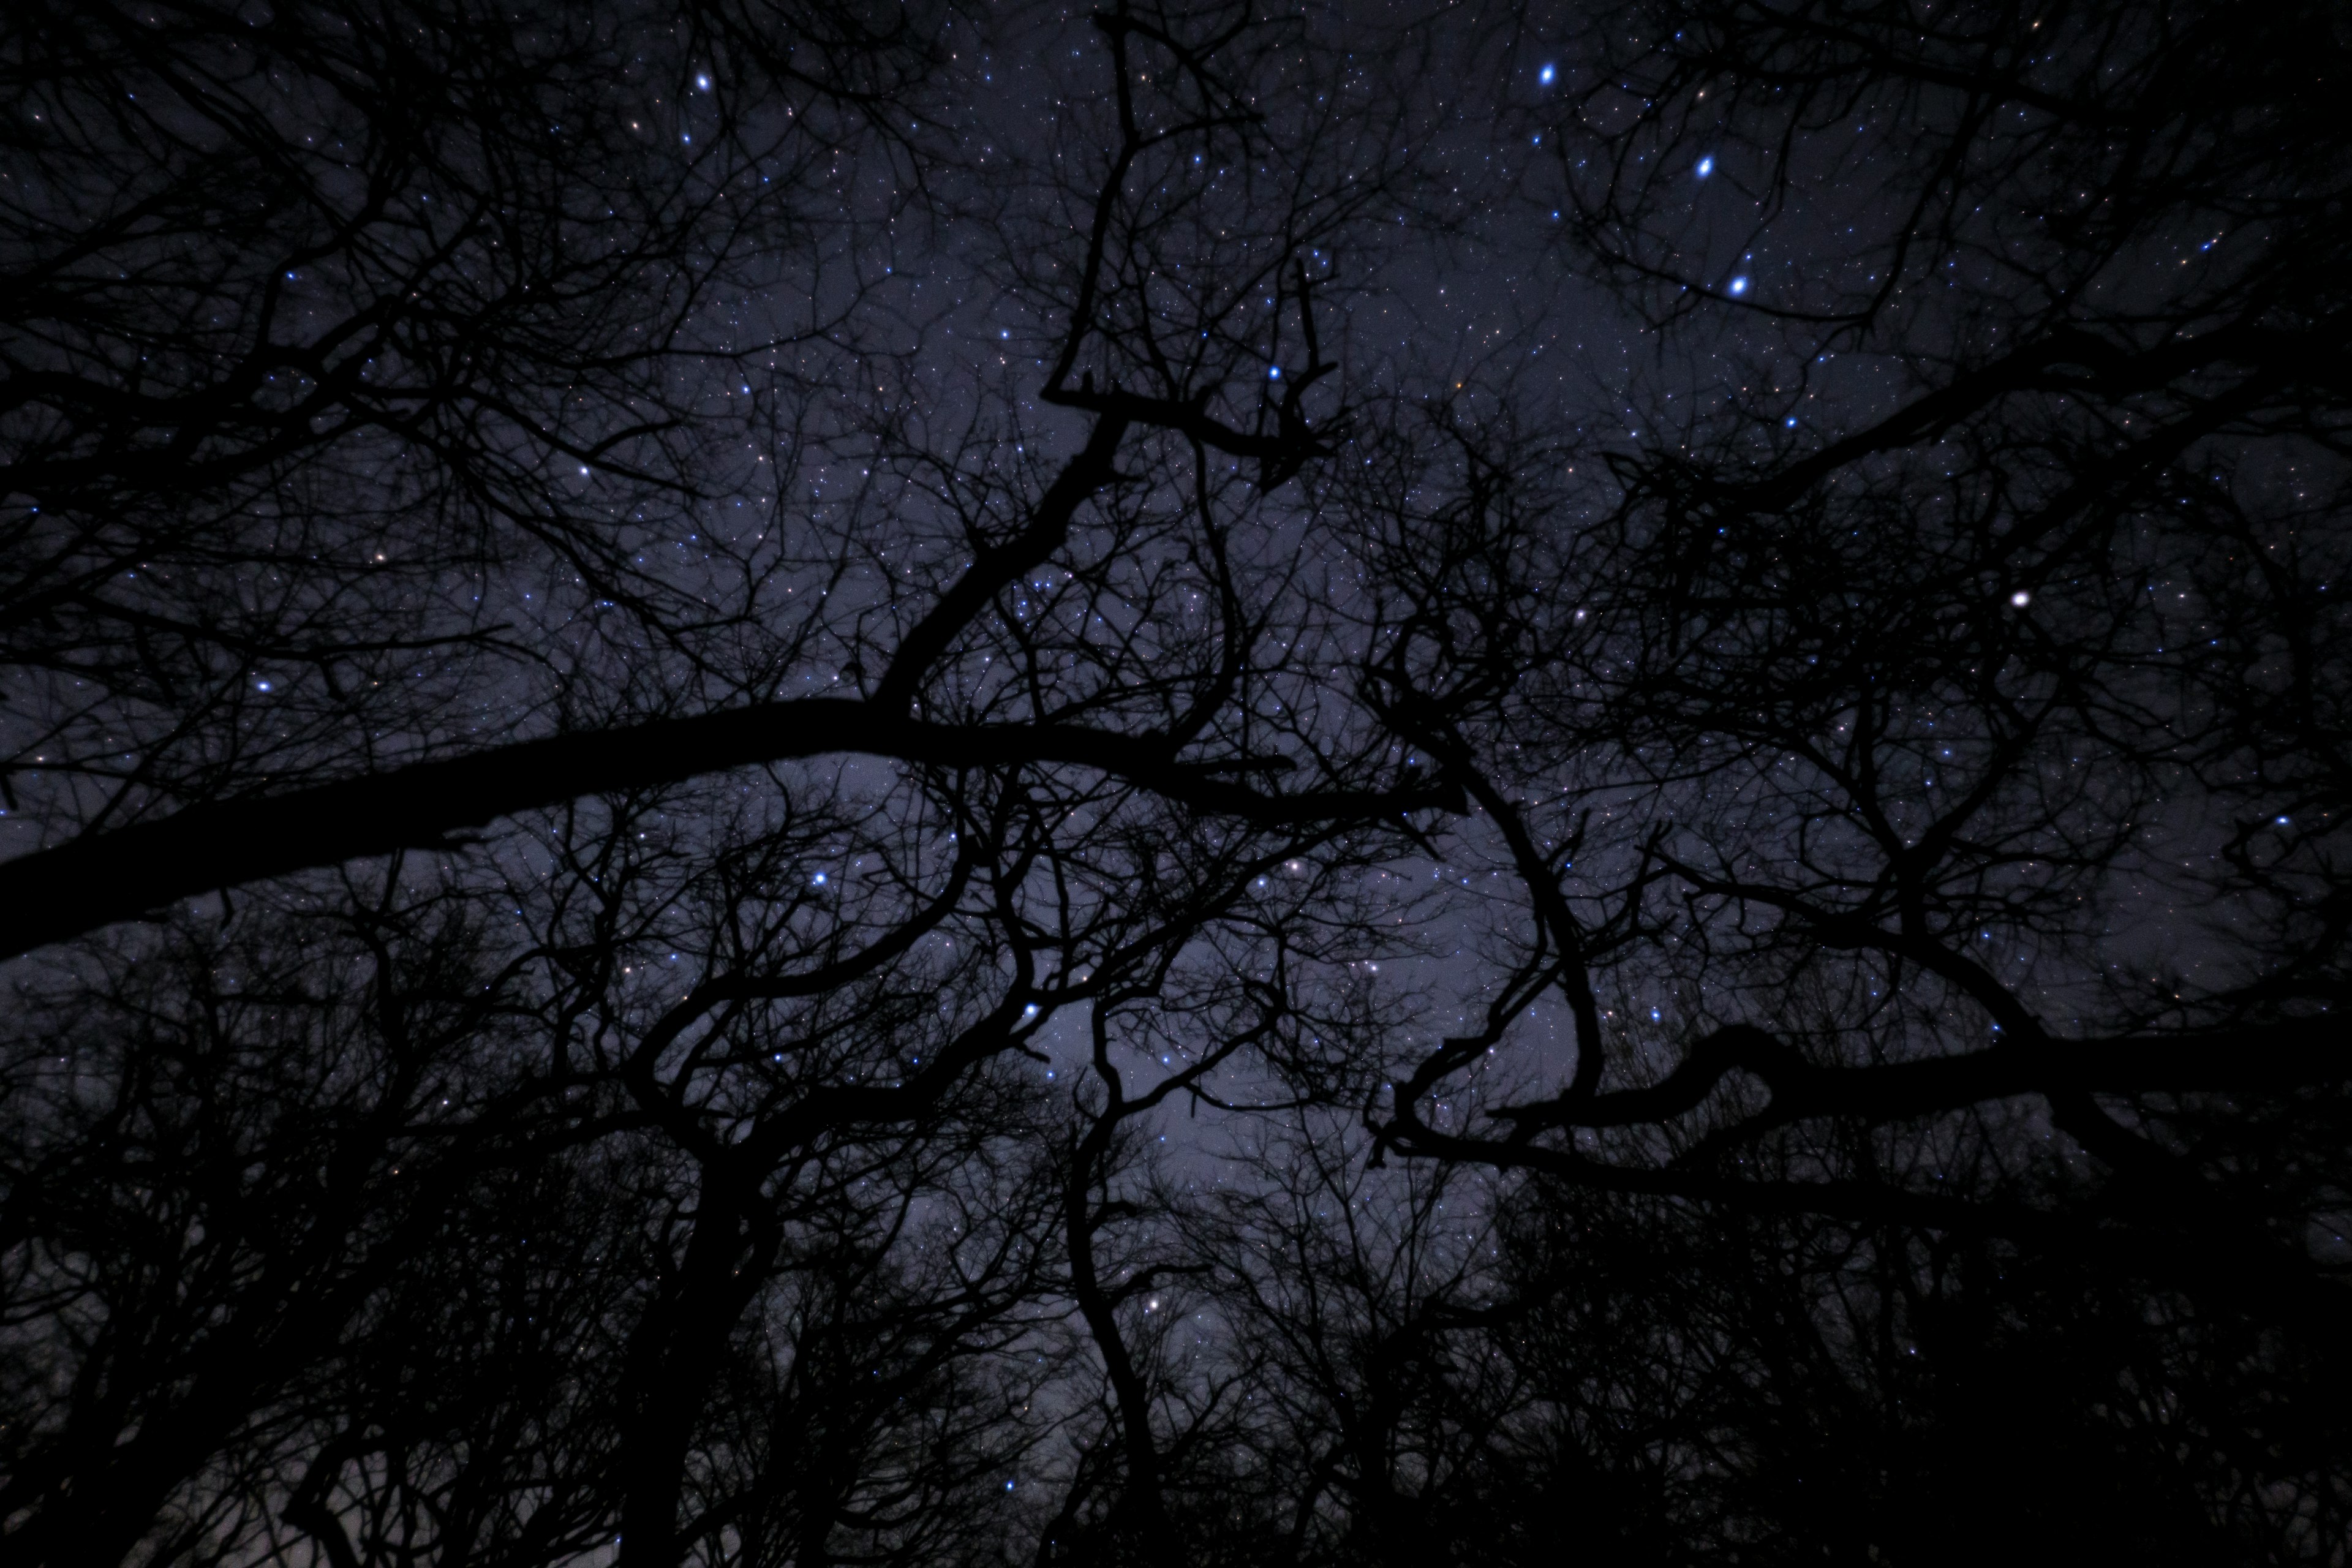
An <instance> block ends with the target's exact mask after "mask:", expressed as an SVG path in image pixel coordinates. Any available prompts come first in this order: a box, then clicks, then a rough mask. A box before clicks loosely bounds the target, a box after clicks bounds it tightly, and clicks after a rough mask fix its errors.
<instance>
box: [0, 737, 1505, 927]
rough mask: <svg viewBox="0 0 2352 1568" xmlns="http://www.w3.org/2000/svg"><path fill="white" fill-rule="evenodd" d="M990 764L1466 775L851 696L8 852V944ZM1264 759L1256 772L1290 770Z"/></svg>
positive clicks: (431, 766)
mask: <svg viewBox="0 0 2352 1568" xmlns="http://www.w3.org/2000/svg"><path fill="white" fill-rule="evenodd" d="M842 752H858V753H863V754H866V755H868V756H876V757H887V758H890V759H893V760H895V761H898V762H906V763H926V764H932V765H940V766H947V767H964V768H985V767H1017V766H1040V765H1061V766H1071V767H1081V768H1091V769H1095V770H1097V771H1099V772H1101V773H1108V774H1110V775H1112V776H1114V777H1117V778H1119V779H1122V780H1125V781H1126V782H1128V783H1129V784H1133V785H1135V786H1136V787H1137V788H1139V789H1142V790H1145V791H1148V792H1150V793H1151V794H1153V795H1159V796H1160V797H1162V798H1164V799H1167V800H1170V801H1173V802H1176V803H1178V804H1181V805H1186V806H1189V807H1191V808H1192V809H1194V810H1198V811H1202V812H1207V813H1211V814H1213V815H1217V816H1233V817H1237V818H1240V819H1243V820H1245V821H1248V822H1252V823H1256V824H1261V825H1266V826H1274V825H1278V824H1286V823H1311V822H1329V821H1341V820H1358V821H1370V820H1374V819H1379V818H1394V817H1396V816H1399V815H1401V814H1404V813H1410V812H1413V811H1420V810H1427V809H1432V808H1436V809H1456V808H1458V806H1459V804H1460V796H1459V792H1458V791H1457V790H1455V789H1454V788H1452V787H1450V786H1448V785H1445V784H1424V785H1419V786H1415V787H1411V788H1404V789H1395V790H1305V791H1300V792H1298V793H1297V794H1293V795H1282V794H1277V793H1270V792H1265V791H1261V790H1257V789H1253V788H1251V787H1249V786H1247V785H1244V784H1236V783H1234V780H1233V777H1232V775H1233V774H1234V773H1235V771H1236V769H1235V766H1234V764H1233V763H1189V762H1182V761H1180V760H1179V759H1178V757H1177V754H1176V752H1177V748H1176V747H1175V746H1174V745H1173V744H1172V743H1171V742H1170V741H1168V740H1167V739H1166V738H1165V737H1163V736H1160V735H1156V734H1150V733H1147V734H1143V735H1119V734H1112V733H1108V732H1105V731H1098V730H1087V729H1081V728H1078V727H1076V726H1068V727H1064V726H1056V725H1020V724H971V725H957V724H934V723H930V722H928V721H923V720H919V719H909V718H904V717H900V716H898V715H895V714H892V713H889V712H887V711H882V710H878V709H877V707H876V706H875V705H874V704H870V703H865V702H855V701H847V700H841V699H836V698H811V699H807V700H801V701H792V702H775V703H764V704H761V705H760V706H758V707H754V708H738V709H730V710H725V711H722V712H718V713H707V714H702V715H699V716H698V717H695V718H690V719H663V720H656V721H651V722H649V723H644V724H635V725H631V726H628V727H625V728H622V729H614V730H599V731H588V732H585V733H581V734H572V735H556V736H551V737H550V738H548V739H546V740H542V741H526V742H520V743H519V744H516V745H512V746H500V747H498V748H495V749H493V750H490V751H487V752H476V753H474V754H472V755H470V756H463V757H454V758H451V759H449V760H447V761H446V762H431V763H414V764H412V765H410V766H407V767H404V768H395V769H393V770H391V771H390V772H387V773H378V774H374V775H373V776H370V777H365V778H355V779H347V780H342V781H340V782H337V783H334V784H319V785H315V786H313V787H311V788H308V789H299V790H292V791H289V792H288V793H286V794H283V795H256V796H249V797H247V798H244V799H239V800H229V801H220V802H214V803H208V804H205V805H194V806H190V807H188V808H187V809H186V810H184V811H182V812H179V813H178V814H176V815H174V816H169V817H165V818H163V819H162V820H160V821H156V822H150V823H142V824H141V825H139V826H134V827H126V828H122V829H121V830H119V831H117V832H113V833H105V834H100V835H97V836H94V837H87V838H82V839H78V840H76V841H74V842H72V843H69V844H65V845H61V846H59V847H57V848H54V849H45V850H40V851H38V852H37V853H35V854H31V855H26V856H20V857H18V858H16V859H14V860H10V861H6V862H5V863H0V955H5V956H13V955H15V954H16V953H20V952H26V950H28V949H30V948H34V947H37V946H40V945H42V944H44V943H47V942H61V941H64V940H66V939H67V938H68V937H73V936H78V935H80V934H81V933H82V932H84V931H92V930H95V929H96V928H98V927H100V926H102V925H106V924H109V923H110V922H112V921H120V920H128V919H131V918H134V917H136V916H139V915H141V914H143V913H145V912H147V911H148V910H154V909H158V908H160V907H162V906H163V905H165V904H169V903H171V902H173V901H174V900H179V899H184V898H192V897H194V896H197V895H199V894H203V893H206V892H210V891H213V890H214V889H219V888H226V887H233V886H236V885H237V884H239V883H244V882H250V881H254V880H257V879H261V878H265V877H275V876H282V875H284V874H286V873H288V872H292V871H300V870H306V869H309V868H313V867H320V866H333V865H339V864H341V863H342V862H344V861H347V860H354V859H361V858H366V857H368V856H373V855H385V854H390V853H391V852H392V851H394V850H395V849H407V848H431V847H446V846H447V845H448V844H449V843H450V842H451V836H452V835H453V834H457V833H460V832H462V831H464V830H466V829H468V828H474V827H479V826H482V825H484V824H486V823H488V822H490V821H491V820H493V819H494V818H497V817H500V816H509V815H511V814H513V813H515V812H519V811H528V810H530V809H532V808H534V807H538V806H544V805H554V804H556V803H558V802H560V801H565V800H575V799H578V798H580V797H582V796H583V795H602V794H609V793H613V792H616V791H622V790H632V789H648V788H656V787H659V786H661V785H665V784H677V783H679V782H681V781H683V780H686V779H689V778H694V777H697V776H698V775H701V774H705V773H720V772H724V771H726V770H728V769H731V768H741V767H753V766H758V765H760V764H762V763H779V762H788V761H792V760H794V759H799V758H805V757H815V756H824V755H828V754H833V753H842ZM1287 765H1288V764H1287V763H1286V762H1284V761H1283V760H1282V759H1276V758H1266V759H1253V760H1251V761H1250V762H1249V763H1247V764H1246V766H1247V768H1248V770H1249V771H1253V772H1260V771H1280V770H1281V769H1282V768H1284V767H1286V766H1287Z"/></svg>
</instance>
